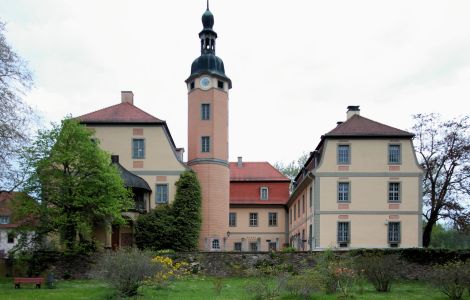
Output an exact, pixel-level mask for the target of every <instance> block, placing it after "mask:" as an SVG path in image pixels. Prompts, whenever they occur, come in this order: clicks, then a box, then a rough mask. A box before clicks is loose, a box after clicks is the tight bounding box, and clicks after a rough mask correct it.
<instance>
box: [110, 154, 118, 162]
mask: <svg viewBox="0 0 470 300" xmlns="http://www.w3.org/2000/svg"><path fill="white" fill-rule="evenodd" d="M111 162H112V163H113V164H117V163H119V155H111Z"/></svg>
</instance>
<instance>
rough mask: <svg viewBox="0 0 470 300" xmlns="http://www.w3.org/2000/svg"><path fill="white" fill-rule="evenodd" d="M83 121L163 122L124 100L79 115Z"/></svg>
mask: <svg viewBox="0 0 470 300" xmlns="http://www.w3.org/2000/svg"><path fill="white" fill-rule="evenodd" d="M77 119H79V120H80V121H81V122H82V123H162V122H163V121H162V120H160V119H158V118H155V117H154V116H152V115H150V114H148V113H146V112H145V111H143V110H141V109H140V108H138V107H136V106H134V105H132V104H130V103H127V102H124V103H119V104H116V105H113V106H109V107H106V108H103V109H100V110H97V111H94V112H91V113H88V114H85V115H82V116H79V117H77Z"/></svg>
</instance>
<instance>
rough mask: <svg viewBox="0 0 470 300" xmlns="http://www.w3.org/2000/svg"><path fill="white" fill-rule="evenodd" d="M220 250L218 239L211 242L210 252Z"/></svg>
mask: <svg viewBox="0 0 470 300" xmlns="http://www.w3.org/2000/svg"><path fill="white" fill-rule="evenodd" d="M219 249H220V243H219V240H218V239H214V240H212V250H219Z"/></svg>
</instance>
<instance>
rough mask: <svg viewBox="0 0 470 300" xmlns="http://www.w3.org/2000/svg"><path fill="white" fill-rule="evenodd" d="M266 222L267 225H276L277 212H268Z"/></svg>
mask: <svg viewBox="0 0 470 300" xmlns="http://www.w3.org/2000/svg"><path fill="white" fill-rule="evenodd" d="M268 222H269V223H268V224H269V226H277V213H275V212H270V213H268Z"/></svg>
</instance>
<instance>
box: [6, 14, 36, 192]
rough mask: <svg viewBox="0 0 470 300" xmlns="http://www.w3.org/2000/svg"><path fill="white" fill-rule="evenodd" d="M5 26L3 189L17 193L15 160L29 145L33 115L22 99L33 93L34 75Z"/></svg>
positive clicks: (19, 174) (17, 174) (18, 173)
mask: <svg viewBox="0 0 470 300" xmlns="http://www.w3.org/2000/svg"><path fill="white" fill-rule="evenodd" d="M4 32H5V24H4V23H2V22H1V21H0V190H10V191H12V190H14V189H15V188H16V187H17V185H18V180H15V179H19V178H17V177H18V176H20V177H21V175H22V173H20V172H17V170H16V168H15V167H16V166H17V164H15V160H16V159H17V153H18V152H19V150H20V149H21V147H22V146H24V145H25V143H26V142H28V136H29V132H30V131H29V127H30V126H29V125H30V124H31V121H32V120H33V117H34V114H33V113H32V110H31V108H30V107H29V106H28V105H27V104H26V103H25V102H24V101H23V100H22V97H23V96H24V94H25V93H26V92H27V91H29V90H30V88H31V86H32V83H33V80H32V76H31V72H30V71H29V69H28V67H27V65H26V63H25V62H24V60H23V59H21V57H20V56H19V55H18V54H16V53H15V52H14V51H13V49H12V48H11V47H10V45H9V44H8V43H7V41H6V37H5V34H4Z"/></svg>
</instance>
